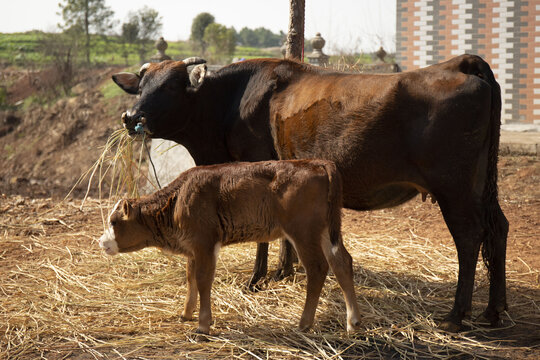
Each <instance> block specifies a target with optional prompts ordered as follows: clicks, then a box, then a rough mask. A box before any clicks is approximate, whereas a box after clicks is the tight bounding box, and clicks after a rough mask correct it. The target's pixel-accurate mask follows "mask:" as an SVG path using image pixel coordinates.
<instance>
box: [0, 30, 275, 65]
mask: <svg viewBox="0 0 540 360" xmlns="http://www.w3.org/2000/svg"><path fill="white" fill-rule="evenodd" d="M54 36H61V34H52V33H44V32H41V31H29V32H25V33H11V34H7V33H0V63H4V64H7V65H15V66H21V67H25V66H28V65H29V64H32V65H36V66H41V65H46V64H47V63H50V61H52V58H51V57H50V56H45V55H44V54H43V52H42V42H43V41H44V39H46V38H48V39H50V38H51V37H52V38H54ZM167 42H168V45H169V47H168V48H167V50H166V54H167V55H169V56H170V57H171V58H172V59H174V60H182V59H185V58H187V57H190V56H201V54H200V53H198V52H197V51H195V50H193V49H192V48H191V45H190V44H189V43H188V42H187V41H167ZM82 43H83V40H82V39H81V40H80V43H79V48H78V51H77V55H78V60H79V61H84V57H85V54H84V50H83V48H82V47H81V46H82V45H81V44H82ZM148 49H149V51H148V53H147V54H146V56H145V58H146V59H145V61H148V60H149V59H150V57H151V56H152V55H154V54H155V53H156V50H155V47H154V45H153V44H151V45H149V46H148ZM280 55H281V54H280V53H279V52H278V51H274V52H272V51H267V50H263V49H258V48H253V47H247V46H237V47H236V51H235V53H234V54H233V55H232V56H231V58H232V57H238V58H246V59H251V58H258V57H280ZM213 57H214V56H212V54H209V55H208V56H207V58H213ZM90 58H91V62H92V63H93V64H106V65H126V66H129V65H133V64H139V62H140V59H139V53H138V49H137V46H136V45H133V44H123V43H122V41H121V40H120V38H119V37H118V36H98V35H93V36H92V39H91V50H90Z"/></svg>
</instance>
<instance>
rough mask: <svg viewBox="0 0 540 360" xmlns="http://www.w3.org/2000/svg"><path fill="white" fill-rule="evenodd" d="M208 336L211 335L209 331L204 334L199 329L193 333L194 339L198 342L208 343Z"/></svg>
mask: <svg viewBox="0 0 540 360" xmlns="http://www.w3.org/2000/svg"><path fill="white" fill-rule="evenodd" d="M207 335H210V333H209V332H208V331H207V332H204V331H202V330H201V329H197V330H195V331H194V332H193V339H194V340H195V341H196V342H208V341H210V339H209V338H208V336H207Z"/></svg>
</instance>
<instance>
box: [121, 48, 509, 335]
mask: <svg viewBox="0 0 540 360" xmlns="http://www.w3.org/2000/svg"><path fill="white" fill-rule="evenodd" d="M134 77H135V75H133V74H132V75H131V80H136V81H135V82H137V85H138V87H139V88H140V90H142V93H141V97H140V99H139V100H138V101H137V103H136V104H135V106H134V107H133V108H132V110H131V116H129V117H126V118H125V119H124V122H125V125H126V127H127V128H128V129H130V131H132V132H133V127H134V126H135V124H137V122H138V121H140V119H141V117H143V118H144V119H146V125H147V127H148V130H149V132H151V134H152V136H153V137H157V138H165V139H168V140H173V141H176V142H178V143H180V144H182V145H184V146H185V147H186V148H187V149H188V150H189V152H190V154H191V155H192V156H193V159H194V160H195V163H196V164H197V165H201V164H216V163H224V162H230V161H260V160H268V159H313V158H320V159H328V160H332V161H334V162H335V164H336V166H337V168H338V169H339V171H340V173H341V174H342V175H343V203H344V206H346V207H348V208H352V209H356V210H373V209H381V208H386V207H392V206H396V205H399V204H402V203H404V202H406V201H408V200H410V199H412V198H413V197H415V196H416V195H417V194H418V193H419V192H420V193H422V194H423V196H424V197H427V195H428V194H429V195H431V197H432V199H436V200H437V202H438V203H439V206H440V208H441V212H442V214H443V216H444V219H445V221H446V224H447V225H448V228H449V230H450V232H451V234H452V237H453V238H454V241H455V244H456V249H457V253H458V259H459V279H458V282H457V290H456V295H455V302H454V307H453V309H452V310H451V311H450V313H449V314H448V315H447V316H446V317H445V319H444V321H443V323H442V327H443V328H445V329H448V330H457V329H459V328H460V326H461V323H462V320H463V319H464V318H466V317H469V316H470V314H471V308H472V293H473V285H474V278H475V269H476V262H477V258H478V253H479V250H480V248H481V247H482V255H483V257H484V260H485V262H486V264H487V265H488V270H489V276H490V294H489V303H488V306H487V308H486V310H485V312H484V316H485V317H486V318H487V320H488V321H489V322H490V323H491V324H492V325H498V324H500V314H501V313H502V312H503V311H504V310H505V309H506V283H505V259H506V237H507V233H508V222H507V220H506V218H505V216H504V214H503V212H502V210H501V208H500V206H499V202H498V199H497V155H498V143H499V130H500V113H501V94H500V88H499V85H498V83H497V82H496V80H495V77H494V76H493V72H492V71H491V69H490V67H489V65H488V64H487V63H486V62H485V61H484V60H482V59H481V58H480V57H478V56H474V55H462V56H459V57H456V58H453V59H450V60H448V61H446V62H443V63H440V64H436V65H432V66H428V67H426V68H423V69H419V70H415V71H410V72H404V73H399V74H390V75H367V74H344V73H337V72H331V71H326V70H324V69H320V68H317V67H313V66H310V65H307V64H301V63H297V62H294V61H288V60H278V59H256V60H248V61H243V62H239V63H235V64H231V65H229V66H226V67H224V68H223V69H221V70H219V71H217V72H216V73H215V74H214V75H211V76H207V78H206V79H205V80H204V81H203V82H202V83H201V84H200V86H198V87H197V88H195V87H192V86H189V85H186V84H188V74H187V72H186V69H185V66H183V64H182V62H164V63H161V64H159V65H154V64H151V65H150V68H149V70H148V71H147V73H146V74H145V75H144V76H143V77H142V79H141V80H140V82H139V81H138V79H134ZM114 79H115V81H116V82H117V83H118V84H119V85H120V86H122V87H123V88H124V89H126V91H128V92H129V90H135V89H132V88H131V85H130V84H132V83H133V82H134V81H131V80H130V79H129V76H126V75H121V74H117V75H115V77H114ZM267 251H268V246H267V245H265V244H259V246H258V251H257V261H256V266H255V271H254V274H253V277H252V279H251V281H250V285H253V284H255V283H256V282H257V281H258V280H259V279H260V278H261V277H262V276H264V275H265V274H266V257H267ZM288 253H289V252H287V251H284V254H288ZM283 258H284V259H290V256H284V257H283ZM291 271H292V265H291V262H290V261H283V262H282V266H281V267H280V269H278V274H279V275H280V276H283V275H284V274H288V273H290V272H291Z"/></svg>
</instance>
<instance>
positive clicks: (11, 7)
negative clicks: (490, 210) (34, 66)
mask: <svg viewBox="0 0 540 360" xmlns="http://www.w3.org/2000/svg"><path fill="white" fill-rule="evenodd" d="M58 2H59V0H2V6H1V7H0V8H1V11H0V32H4V33H10V32H23V31H28V30H33V29H37V30H43V31H57V24H58V23H60V22H61V21H62V19H61V17H60V16H59V15H57V12H58V11H59V7H58ZM105 3H106V4H107V6H109V7H111V8H112V10H113V11H114V12H115V18H116V19H117V20H119V23H122V22H124V21H125V20H126V18H127V14H128V12H129V11H134V10H138V9H140V8H142V7H143V6H145V5H148V6H149V7H151V8H153V9H155V10H157V11H158V12H159V14H160V15H161V16H162V22H163V30H162V31H163V36H164V37H165V40H171V41H176V40H187V39H188V38H189V34H190V30H191V22H192V21H193V18H194V17H195V16H196V15H197V14H199V13H201V12H209V13H211V14H212V15H214V17H215V19H216V22H218V23H220V24H223V25H226V26H228V27H231V26H234V28H235V29H236V30H237V31H240V29H241V28H243V27H244V26H247V27H249V28H252V29H254V28H257V27H265V28H268V29H270V30H272V31H273V32H276V33H278V32H279V31H280V30H282V31H284V32H287V28H288V24H289V0H203V1H200V0H191V1H182V0H152V1H148V0H106V1H105ZM317 32H320V33H321V35H322V36H323V38H325V39H326V46H325V48H324V49H323V51H325V52H326V53H330V54H331V53H336V52H350V51H360V50H364V51H373V50H376V49H378V47H379V46H381V45H382V46H384V48H385V49H386V50H387V51H388V50H390V51H395V32H396V1H395V0H306V22H305V36H306V38H308V39H311V38H312V37H314V36H315V33H317Z"/></svg>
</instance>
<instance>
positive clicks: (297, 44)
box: [285, 0, 306, 61]
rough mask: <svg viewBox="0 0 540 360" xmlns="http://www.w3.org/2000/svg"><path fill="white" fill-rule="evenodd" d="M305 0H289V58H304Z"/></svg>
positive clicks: (287, 54) (287, 55)
mask: <svg viewBox="0 0 540 360" xmlns="http://www.w3.org/2000/svg"><path fill="white" fill-rule="evenodd" d="M305 9H306V2H305V0H289V32H288V34H287V53H286V54H285V57H287V58H289V59H296V60H302V61H303V60H304V59H302V55H303V49H304V47H303V46H304V15H305V12H306V11H305Z"/></svg>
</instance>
